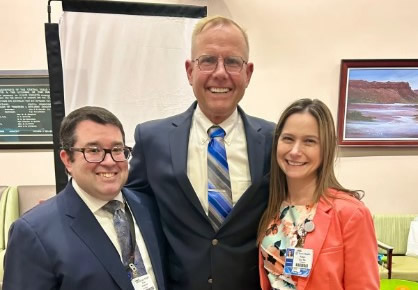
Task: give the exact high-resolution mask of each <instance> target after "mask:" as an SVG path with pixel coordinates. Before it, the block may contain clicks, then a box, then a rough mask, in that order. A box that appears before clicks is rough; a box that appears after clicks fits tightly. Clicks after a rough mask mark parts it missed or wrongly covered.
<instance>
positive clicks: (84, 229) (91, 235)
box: [61, 182, 133, 289]
mask: <svg viewBox="0 0 418 290" xmlns="http://www.w3.org/2000/svg"><path fill="white" fill-rule="evenodd" d="M61 194H63V199H62V201H63V204H62V206H63V208H65V214H66V216H67V217H68V218H69V219H70V223H69V225H70V227H71V228H72V230H73V231H74V233H75V234H76V235H77V236H78V237H79V238H80V240H81V241H83V242H84V243H85V244H86V246H87V247H88V248H89V249H90V251H91V252H92V253H93V254H94V255H95V256H96V258H97V259H98V260H99V261H100V263H101V264H102V265H103V267H104V268H105V269H106V270H107V271H108V272H109V274H110V276H112V278H113V279H114V280H115V282H116V284H118V285H119V287H120V288H121V289H133V288H132V287H133V286H132V284H131V283H130V281H129V278H128V275H127V273H126V271H125V270H124V268H123V266H122V263H121V262H120V257H119V254H118V252H117V251H116V249H115V247H114V246H113V244H112V242H111V241H110V239H109V238H108V236H107V235H106V233H105V232H104V230H103V229H102V227H101V226H100V224H99V223H98V222H97V220H96V218H95V217H94V215H93V213H92V212H91V211H90V209H89V208H88V207H87V205H86V204H85V203H84V202H83V201H82V200H81V198H80V197H79V196H78V194H77V193H76V192H75V190H74V188H73V187H72V185H71V182H69V183H68V185H67V187H66V188H65V189H64V191H63V192H62V193H61Z"/></svg>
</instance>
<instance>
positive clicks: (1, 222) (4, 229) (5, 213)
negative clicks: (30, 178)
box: [0, 186, 19, 281]
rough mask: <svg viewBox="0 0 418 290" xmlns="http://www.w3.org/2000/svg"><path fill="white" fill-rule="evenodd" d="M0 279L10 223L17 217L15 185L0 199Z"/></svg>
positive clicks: (0, 279)
mask: <svg viewBox="0 0 418 290" xmlns="http://www.w3.org/2000/svg"><path fill="white" fill-rule="evenodd" d="M0 209H1V212H2V214H1V217H0V231H1V234H0V237H1V240H0V281H3V260H4V254H5V252H6V246H7V241H8V238H9V236H8V233H9V228H10V225H11V224H12V223H13V222H14V221H15V220H16V219H17V218H18V217H19V203H18V193H17V187H15V186H10V187H8V188H7V189H6V190H5V191H4V192H3V194H2V195H1V201H0Z"/></svg>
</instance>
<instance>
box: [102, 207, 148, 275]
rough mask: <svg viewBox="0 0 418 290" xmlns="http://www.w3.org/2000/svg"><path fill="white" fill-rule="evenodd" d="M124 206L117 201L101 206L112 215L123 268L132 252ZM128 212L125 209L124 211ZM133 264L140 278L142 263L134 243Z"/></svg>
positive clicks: (142, 273)
mask: <svg viewBox="0 0 418 290" xmlns="http://www.w3.org/2000/svg"><path fill="white" fill-rule="evenodd" d="M123 208H124V204H123V203H122V202H120V201H118V200H111V201H109V202H108V203H107V204H105V205H104V206H103V209H104V210H106V211H108V212H110V213H111V214H112V215H113V225H114V227H115V231H116V235H117V237H118V242H119V245H120V249H121V256H122V263H123V265H124V266H125V267H127V266H128V264H129V260H130V258H131V256H130V255H131V252H132V242H131V232H130V222H129V220H128V217H127V215H126V214H125V212H124V211H123V210H122V209H123ZM126 210H129V209H127V208H125V211H126ZM134 255H135V257H134V264H135V266H136V268H137V270H138V273H139V275H140V276H142V275H145V274H146V273H147V272H146V270H145V266H144V262H143V260H142V257H141V254H140V252H139V249H138V245H137V244H136V242H135V252H134Z"/></svg>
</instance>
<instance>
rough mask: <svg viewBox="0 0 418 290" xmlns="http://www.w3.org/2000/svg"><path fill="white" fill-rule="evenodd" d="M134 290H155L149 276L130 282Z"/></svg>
mask: <svg viewBox="0 0 418 290" xmlns="http://www.w3.org/2000/svg"><path fill="white" fill-rule="evenodd" d="M131 282H132V285H133V286H134V289H135V290H155V286H154V283H153V282H152V280H151V277H150V275H149V274H146V275H143V276H141V277H136V278H134V279H132V280H131Z"/></svg>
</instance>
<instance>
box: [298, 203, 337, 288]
mask: <svg viewBox="0 0 418 290" xmlns="http://www.w3.org/2000/svg"><path fill="white" fill-rule="evenodd" d="M331 209H332V206H331V205H330V204H328V203H327V202H326V200H325V199H324V198H323V197H321V199H320V200H319V202H318V207H317V209H316V213H315V217H314V219H313V222H314V224H315V230H314V231H313V232H312V233H310V234H308V235H307V236H306V240H305V245H304V248H306V249H313V253H314V254H313V263H312V269H313V268H314V267H315V264H316V262H317V261H318V257H319V253H320V252H321V249H322V245H323V244H324V241H325V238H326V237H327V234H328V229H329V225H330V223H331V212H330V210H331ZM309 278H310V276H309V277H308V278H299V279H298V289H300V290H303V289H305V287H306V285H307V283H308V282H309Z"/></svg>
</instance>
